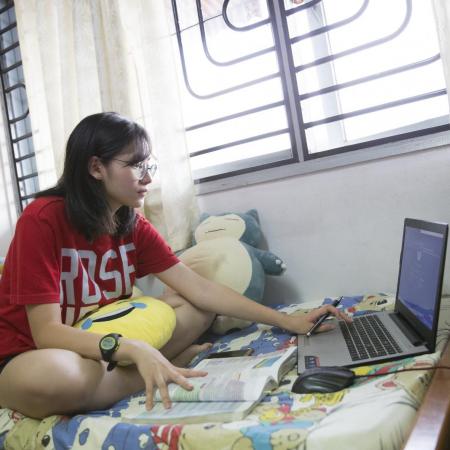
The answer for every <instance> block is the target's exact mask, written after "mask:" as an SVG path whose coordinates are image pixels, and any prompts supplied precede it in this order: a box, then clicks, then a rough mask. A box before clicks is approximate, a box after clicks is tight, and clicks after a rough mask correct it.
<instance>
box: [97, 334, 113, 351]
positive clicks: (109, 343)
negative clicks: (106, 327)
mask: <svg viewBox="0 0 450 450" xmlns="http://www.w3.org/2000/svg"><path fill="white" fill-rule="evenodd" d="M101 345H102V349H103V350H112V349H113V348H114V347H115V346H116V340H115V339H114V338H113V337H111V336H106V337H104V338H103V339H102V342H101Z"/></svg>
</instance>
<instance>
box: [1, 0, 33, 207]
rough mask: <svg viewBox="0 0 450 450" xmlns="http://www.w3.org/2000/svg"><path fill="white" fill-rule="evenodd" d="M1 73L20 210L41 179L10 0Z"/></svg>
mask: <svg viewBox="0 0 450 450" xmlns="http://www.w3.org/2000/svg"><path fill="white" fill-rule="evenodd" d="M0 73H1V86H2V93H3V106H4V116H5V119H4V122H5V127H6V128H7V130H6V131H7V138H8V140H9V146H10V151H11V155H12V161H13V169H14V178H15V180H16V183H17V192H18V197H19V205H18V208H19V211H20V212H21V211H22V210H23V208H24V207H25V206H26V205H27V204H28V203H29V202H30V201H31V199H32V198H33V195H34V194H35V193H36V192H38V191H39V179H38V173H37V168H36V159H35V152H34V146H33V140H32V133H31V123H30V113H29V110H28V100H27V94H26V89H25V81H24V76H23V67H22V57H21V54H20V46H19V37H18V34H17V23H16V16H15V9H14V2H13V1H7V0H0Z"/></svg>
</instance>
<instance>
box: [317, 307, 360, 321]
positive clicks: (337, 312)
mask: <svg viewBox="0 0 450 450" xmlns="http://www.w3.org/2000/svg"><path fill="white" fill-rule="evenodd" d="M326 313H329V314H332V315H333V316H335V317H336V318H337V319H342V320H345V321H346V322H352V319H351V317H349V316H348V315H347V314H346V313H345V312H343V311H341V310H339V309H337V308H336V307H335V306H332V305H324V306H321V307H320V308H318V309H316V310H314V312H313V314H311V316H312V318H313V320H317V319H318V318H319V317H320V316H322V315H323V314H326Z"/></svg>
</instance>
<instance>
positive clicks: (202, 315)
mask: <svg viewBox="0 0 450 450" xmlns="http://www.w3.org/2000/svg"><path fill="white" fill-rule="evenodd" d="M193 309H194V310H195V312H194V314H195V315H196V316H197V320H198V325H199V327H200V328H201V329H202V330H206V329H207V328H209V327H210V326H211V324H212V322H213V320H214V319H215V318H216V314H215V313H213V312H209V311H204V310H202V309H199V308H196V307H195V306H193Z"/></svg>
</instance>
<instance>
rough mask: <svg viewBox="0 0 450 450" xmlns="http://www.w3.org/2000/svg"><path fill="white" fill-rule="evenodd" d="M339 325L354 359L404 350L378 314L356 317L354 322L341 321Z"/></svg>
mask: <svg viewBox="0 0 450 450" xmlns="http://www.w3.org/2000/svg"><path fill="white" fill-rule="evenodd" d="M339 326H340V327H341V331H342V335H343V336H344V339H345V342H346V344H347V347H348V350H349V352H350V356H351V358H352V360H353V361H359V360H362V359H367V358H374V357H378V356H386V355H393V354H395V353H400V352H401V351H402V350H401V348H400V347H399V345H398V344H397V342H396V341H395V339H394V338H393V337H392V335H391V334H390V333H389V331H388V330H387V329H386V327H385V326H384V325H383V323H382V322H381V320H380V318H379V317H378V316H376V315H367V316H359V317H354V318H353V322H352V323H347V322H344V321H339Z"/></svg>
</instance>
